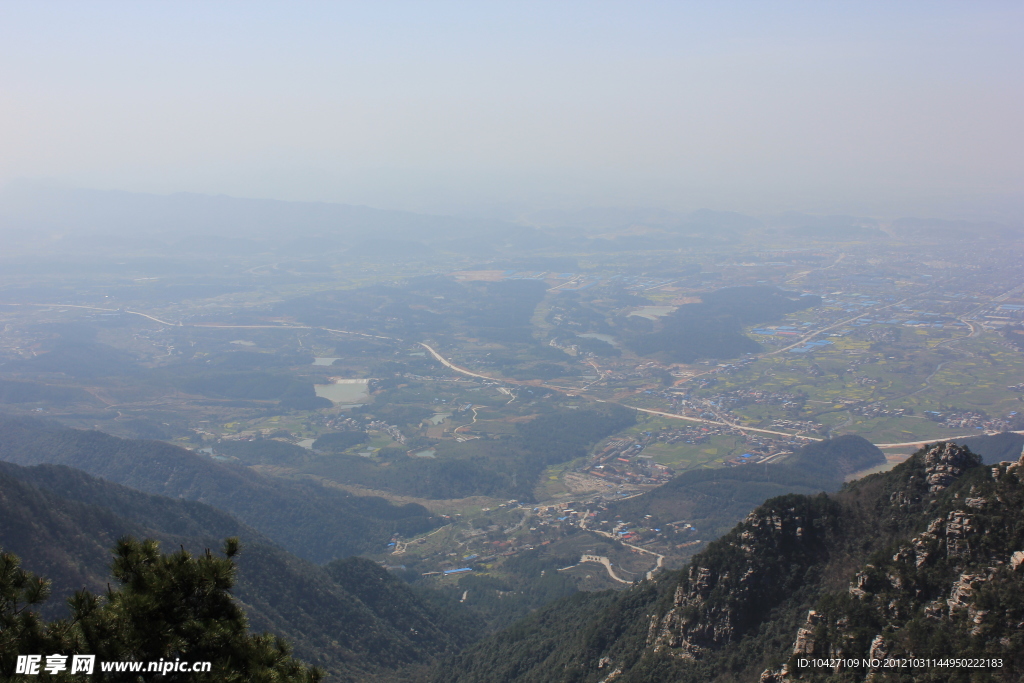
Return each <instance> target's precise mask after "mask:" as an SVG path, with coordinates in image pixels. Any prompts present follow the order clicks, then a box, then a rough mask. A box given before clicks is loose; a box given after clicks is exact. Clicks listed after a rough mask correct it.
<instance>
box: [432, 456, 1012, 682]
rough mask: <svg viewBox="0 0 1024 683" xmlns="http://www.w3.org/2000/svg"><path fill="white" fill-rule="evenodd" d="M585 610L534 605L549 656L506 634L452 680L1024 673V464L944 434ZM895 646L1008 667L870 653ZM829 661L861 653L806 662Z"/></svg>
mask: <svg viewBox="0 0 1024 683" xmlns="http://www.w3.org/2000/svg"><path fill="white" fill-rule="evenodd" d="M598 599H599V598H597V597H594V598H589V600H590V604H594V605H596V601H597V600H598ZM580 600H583V598H580ZM582 607H583V605H582V604H581V605H575V606H574V609H575V615H576V616H575V617H574V616H573V612H572V611H571V610H568V608H567V607H566V606H564V605H563V606H560V605H557V604H556V605H552V606H551V607H550V608H549V610H548V611H542V612H541V613H539V614H538V615H537V617H536V618H535V619H534V621H533V622H532V623H533V624H534V627H535V628H536V627H538V625H542V624H547V623H550V624H551V626H550V627H548V629H549V630H548V631H545V632H544V633H540V634H538V633H537V632H536V631H532V632H531V633H530V636H529V637H530V639H531V640H530V648H531V652H532V651H534V650H536V649H537V648H541V649H543V651H544V653H545V654H544V657H543V658H537V657H535V656H533V655H530V656H529V657H524V656H523V655H522V654H521V653H522V652H524V651H525V650H524V648H523V647H522V644H521V643H522V637H521V636H516V637H512V636H508V637H507V639H506V641H504V642H502V643H495V644H492V645H491V649H490V650H488V649H487V644H485V645H484V646H481V647H479V648H478V649H477V650H474V652H473V653H472V654H473V657H467V659H466V662H467V663H466V666H465V671H472V670H473V667H474V666H475V667H476V671H478V672H480V673H474V674H473V675H465V676H462V675H459V676H455V677H449V679H446V683H447V681H452V680H454V681H457V682H458V683H468V682H472V683H482V682H483V681H489V680H494V678H493V677H492V678H488V676H490V675H492V673H493V670H494V668H495V667H504V668H503V669H502V670H503V671H505V672H506V673H507V675H506V676H505V677H504V678H502V680H509V681H531V683H534V682H543V683H568V682H569V681H572V682H573V683H600V682H607V681H611V680H614V681H615V683H640V682H650V683H654V682H656V681H657V682H660V681H673V682H674V683H698V682H699V683H705V682H707V681H718V682H719V683H725V682H726V681H728V682H729V683H733V682H735V681H756V680H758V678H760V679H761V681H762V682H763V683H783V682H787V683H788V682H795V681H815V682H819V681H820V682H826V681H827V682H828V683H853V682H855V681H869V680H870V681H883V680H892V681H897V680H898V681H914V683H918V682H919V681H929V682H931V681H935V682H939V681H942V682H945V681H964V683H967V682H968V681H972V682H973V681H976V680H977V681H1000V682H1002V681H1005V682H1007V683H1008V682H1010V681H1020V680H1024V460H1022V461H1021V462H1005V463H1001V464H999V465H995V466H983V465H982V464H981V460H980V458H978V457H977V456H976V455H974V454H973V453H971V452H970V451H969V450H967V449H965V448H961V447H959V446H956V445H954V444H945V443H944V444H937V445H935V446H933V447H930V448H927V449H923V450H922V451H920V452H918V453H917V454H915V455H914V456H913V457H911V458H910V459H909V460H907V462H905V463H903V464H901V465H900V466H898V467H896V468H894V469H893V470H892V471H891V472H887V473H884V474H878V475H872V476H870V477H865V478H864V479H862V480H859V481H857V482H853V483H852V484H849V485H847V486H846V487H844V489H843V490H841V491H839V492H838V493H836V494H832V495H825V494H821V495H818V496H813V497H810V496H798V495H789V496H782V497H779V498H774V499H772V500H769V501H768V502H767V503H765V504H764V505H762V506H761V507H759V508H757V509H756V510H754V512H752V513H750V515H749V516H747V518H746V519H745V520H744V521H743V522H742V523H740V524H739V525H737V526H736V527H735V528H734V529H733V530H732V531H730V532H729V533H728V534H726V535H725V536H723V537H722V538H720V539H719V540H717V541H715V542H713V543H711V544H709V545H708V547H707V548H706V549H705V550H704V551H703V552H701V553H700V554H698V555H697V556H696V557H694V559H693V561H692V562H691V564H690V565H689V566H688V567H687V568H686V569H684V570H683V571H681V572H679V573H677V574H676V575H675V576H672V575H669V574H666V575H663V576H661V577H659V578H658V579H656V580H655V581H653V582H643V583H642V584H641V585H640V586H637V587H635V588H633V589H631V590H629V591H625V592H623V593H622V594H620V595H619V596H617V597H615V598H614V599H612V600H611V601H610V602H609V604H608V605H607V606H603V607H597V606H595V607H594V608H593V610H592V611H585V610H583V609H582ZM571 618H576V619H577V621H575V622H573V624H574V625H573V626H572V628H571V635H567V631H566V628H565V623H566V620H567V619H571ZM890 657H891V658H908V659H914V658H923V659H942V658H947V657H953V658H979V659H981V658H984V659H986V660H988V661H991V660H993V659H995V660H1000V661H1001V662H1002V666H1000V667H996V668H992V667H987V668H984V669H983V670H982V669H966V668H963V667H960V668H959V669H956V670H953V669H951V668H949V667H943V666H939V665H934V664H925V665H924V666H917V667H912V668H910V669H906V668H905V669H902V670H894V669H886V668H885V667H884V666H882V667H877V666H876V667H873V666H872V664H871V662H870V661H869V662H868V663H867V664H864V663H863V660H864V659H868V660H870V659H879V660H884V659H886V658H890ZM481 658H483V659H485V660H486V661H487V665H486V666H480V665H479V661H480V660H481ZM488 658H489V659H488ZM822 658H824V659H846V660H853V659H856V660H857V663H855V664H852V665H851V664H849V663H848V662H844V663H840V665H838V666H833V665H832V664H830V663H826V665H825V666H816V667H812V666H807V665H806V664H805V663H804V662H801V661H800V660H813V659H822ZM449 673H450V672H449ZM457 673H458V672H457Z"/></svg>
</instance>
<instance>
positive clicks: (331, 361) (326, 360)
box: [313, 358, 340, 365]
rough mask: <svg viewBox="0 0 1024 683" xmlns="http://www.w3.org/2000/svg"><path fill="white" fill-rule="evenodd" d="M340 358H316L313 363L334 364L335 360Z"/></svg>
mask: <svg viewBox="0 0 1024 683" xmlns="http://www.w3.org/2000/svg"><path fill="white" fill-rule="evenodd" d="M336 360H340V359H338V358H314V359H313V365H334V361H336Z"/></svg>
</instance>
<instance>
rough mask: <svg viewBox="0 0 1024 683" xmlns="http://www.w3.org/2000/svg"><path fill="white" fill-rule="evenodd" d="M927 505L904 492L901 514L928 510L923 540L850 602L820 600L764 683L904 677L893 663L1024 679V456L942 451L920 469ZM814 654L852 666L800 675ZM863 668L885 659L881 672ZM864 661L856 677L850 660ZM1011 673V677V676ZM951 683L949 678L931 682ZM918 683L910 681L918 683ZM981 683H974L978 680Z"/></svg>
mask: <svg viewBox="0 0 1024 683" xmlns="http://www.w3.org/2000/svg"><path fill="white" fill-rule="evenodd" d="M921 461H922V462H921V465H922V467H921V469H922V473H921V474H923V481H924V483H925V484H926V485H927V494H926V495H925V496H924V497H923V498H922V499H920V500H916V501H915V498H918V496H917V495H916V494H915V491H913V490H901V491H896V492H894V493H893V495H892V496H891V500H892V502H893V504H894V505H896V506H897V507H899V506H901V505H903V506H907V505H908V504H910V502H911V501H914V502H918V503H920V504H921V508H922V511H921V513H920V514H919V515H917V517H918V519H919V523H918V531H917V532H916V533H914V534H913V535H911V536H909V537H905V538H902V539H898V540H895V541H893V542H892V543H889V544H887V545H886V546H885V547H883V548H881V549H880V550H878V551H877V552H875V553H874V554H873V555H872V556H871V557H870V558H869V561H868V562H866V563H864V564H863V565H862V566H861V568H860V569H859V570H858V571H857V572H856V573H855V574H854V576H853V578H852V580H851V581H850V583H849V585H848V586H847V589H846V591H831V592H826V593H824V594H823V595H821V596H820V597H819V598H818V599H817V601H816V603H815V605H814V608H813V609H812V610H810V612H809V613H808V616H807V621H806V623H805V625H804V626H802V627H801V628H800V629H798V631H797V632H796V634H795V638H794V641H793V648H792V651H791V653H790V655H791V656H790V658H789V661H788V662H786V663H785V664H784V665H783V666H782V667H780V668H778V669H774V670H767V671H765V672H764V673H763V674H762V677H761V680H762V681H763V682H764V683H783V682H789V681H796V680H844V681H846V680H876V679H879V680H881V679H884V678H886V677H888V676H892V675H894V674H895V673H896V671H894V670H893V669H892V667H886V666H885V662H884V660H885V659H886V658H893V659H910V660H913V659H925V660H927V659H942V658H946V657H959V658H971V657H974V658H978V659H981V660H992V659H995V660H998V661H999V662H1001V665H1000V666H994V667H993V666H985V667H982V668H981V669H979V670H976V671H974V672H973V674H974V675H980V676H982V677H985V676H991V678H987V679H986V680H1019V678H1017V676H1019V675H1020V672H1021V665H1022V663H1024V662H1021V656H1020V652H1021V647H1022V645H1024V551H1022V550H1021V548H1024V457H1022V458H1021V460H1020V461H1018V462H1006V463H1001V464H999V465H996V466H993V467H985V468H982V467H979V465H980V460H979V459H978V458H977V456H975V455H974V454H972V453H971V452H970V451H967V450H966V449H963V448H960V447H957V446H955V445H953V444H941V445H939V446H936V447H933V448H931V449H930V450H928V451H927V452H926V453H924V455H923V458H921ZM808 655H810V656H815V657H824V658H828V659H834V660H847V661H846V662H844V663H843V664H841V665H838V666H835V667H834V668H833V669H831V670H829V669H823V668H821V667H815V668H811V667H807V666H801V664H802V662H801V660H806V659H807V658H808ZM863 658H867V659H869V660H878V662H877V663H878V665H877V666H872V664H871V663H870V662H869V663H868V665H867V666H864V665H863ZM851 659H852V660H861V665H860V666H850V665H849V660H851ZM942 668H943V667H933V666H923V667H912V669H913V670H912V671H911V670H906V671H903V672H902V673H903V674H904V675H906V674H910V675H912V676H914V678H913V680H954V679H955V678H956V677H957V676H964V675H966V674H965V672H964V670H963V667H955V668H956V669H957V670H956V671H953V670H950V669H947V670H946V672H945V673H946V675H948V676H949V678H948V679H944V678H941V676H942ZM1011 672H1012V673H1011ZM933 676H940V677H939V678H934V679H933V678H931V677H933ZM908 680H911V679H908ZM965 680H967V679H965ZM971 680H974V679H971Z"/></svg>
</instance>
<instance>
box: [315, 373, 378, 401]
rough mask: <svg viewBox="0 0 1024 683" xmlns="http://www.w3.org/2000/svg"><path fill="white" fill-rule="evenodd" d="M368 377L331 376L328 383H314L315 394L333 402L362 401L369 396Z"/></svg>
mask: <svg viewBox="0 0 1024 683" xmlns="http://www.w3.org/2000/svg"><path fill="white" fill-rule="evenodd" d="M369 382H370V380H368V379H341V378H332V382H331V383H330V384H314V385H313V389H314V390H315V391H316V395H317V396H319V397H321V398H326V399H328V400H329V401H331V402H332V403H334V404H341V405H350V404H353V403H364V402H365V401H366V399H367V398H369V387H368V386H367V384H369Z"/></svg>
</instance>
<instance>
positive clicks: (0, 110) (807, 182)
mask: <svg viewBox="0 0 1024 683" xmlns="http://www.w3.org/2000/svg"><path fill="white" fill-rule="evenodd" d="M1022 126H1024V3H1020V2H1016V1H1010V0H1007V1H1005V2H986V1H984V0H970V1H960V0H958V1H957V2H941V1H939V0H929V1H927V2H911V1H905V0H900V1H895V2H894V1H893V0H885V1H884V2H865V1H864V0H849V1H845V2H829V1H827V0H815V1H813V2H784V1H781V0H775V1H771V2H728V1H723V0H706V1H703V2H683V1H677V2H639V1H636V0H633V1H631V2H599V1H595V0H586V1H585V2H558V1H557V0H545V1H543V2H526V1H522V0H516V1H514V2H513V1H511V0H510V1H508V2H488V1H487V0H473V1H471V2H431V1H428V0H421V1H419V2H395V1H392V0H387V1H383V0H377V1H374V2H340V1H338V2H323V3H319V2H295V1H292V2H260V1H258V0H246V1H245V2H227V1H223V0H217V1H215V2H209V1H207V0H204V1H203V2H187V1H183V0H175V1H173V2H171V1H165V2H156V1H142V2H140V1H139V0H131V1H129V2H105V1H103V0H89V1H88V2H80V1H78V0H75V1H69V2H48V1H46V0H28V1H25V2H21V1H18V0H3V2H2V3H0V184H2V183H6V182H7V181H10V180H12V179H17V178H47V179H54V180H56V181H58V182H61V183H67V184H72V185H79V186H86V187H97V188H116V189H126V190H140V191H153V192H161V193H164V192H175V191H194V192H206V193H226V194H233V195H238V196H249V197H273V198H280V199H314V200H325V201H342V202H356V203H366V204H370V205H374V206H383V207H400V208H412V209H427V210H435V211H448V210H464V209H470V208H480V209H486V208H488V207H491V206H494V205H499V204H511V205H517V204H524V205H528V206H554V205H564V206H572V205H588V204H591V205H609V204H617V205H649V206H663V207H668V208H676V209H690V208H698V207H711V208H721V209H736V210H745V211H776V210H780V209H802V210H810V211H863V212H874V213H876V214H879V213H881V214H894V213H918V214H928V213H930V214H941V213H947V214H949V215H954V214H960V215H974V214H977V215H981V214H986V215H993V216H997V215H1004V216H1006V215H1012V214H1014V213H1015V214H1016V215H1018V216H1020V215H1021V214H1024V199H1022V198H1024V182H1022V181H1024V172H1022V166H1024V164H1022V160H1024V133H1022Z"/></svg>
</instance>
